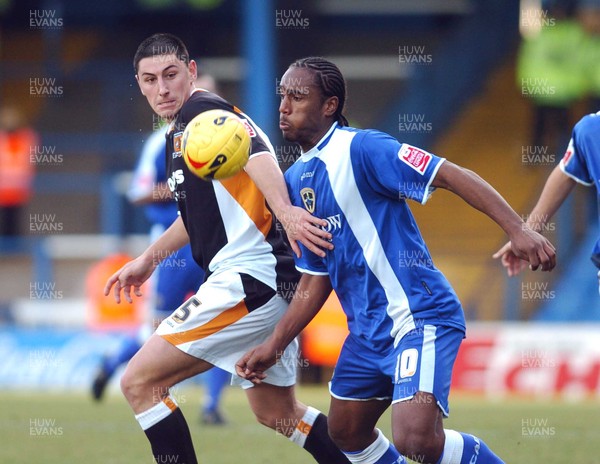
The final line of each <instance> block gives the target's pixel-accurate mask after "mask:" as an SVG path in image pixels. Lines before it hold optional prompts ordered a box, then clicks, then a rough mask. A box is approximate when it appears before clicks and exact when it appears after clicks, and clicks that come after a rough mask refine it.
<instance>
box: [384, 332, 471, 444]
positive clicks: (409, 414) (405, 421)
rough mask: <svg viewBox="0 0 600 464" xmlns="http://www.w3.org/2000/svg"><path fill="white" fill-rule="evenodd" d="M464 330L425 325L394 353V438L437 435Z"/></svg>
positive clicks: (446, 411)
mask: <svg viewBox="0 0 600 464" xmlns="http://www.w3.org/2000/svg"><path fill="white" fill-rule="evenodd" d="M463 336H464V333H463V332H462V331H460V330H458V329H455V328H452V327H444V326H434V325H428V324H426V325H424V326H423V327H420V328H417V329H415V330H413V331H411V332H409V333H407V334H406V335H405V336H404V337H403V338H402V339H401V340H400V343H399V344H398V346H397V347H396V350H395V353H394V364H395V379H394V393H393V400H392V404H393V406H392V429H393V434H394V441H395V443H398V441H399V440H400V441H402V440H406V439H407V437H411V436H436V434H438V433H440V432H441V431H442V429H443V426H442V419H443V417H444V416H447V415H448V412H449V405H448V395H449V393H450V383H451V379H452V368H453V366H454V361H455V359H456V355H457V353H458V348H459V347H460V344H461V341H462V339H463Z"/></svg>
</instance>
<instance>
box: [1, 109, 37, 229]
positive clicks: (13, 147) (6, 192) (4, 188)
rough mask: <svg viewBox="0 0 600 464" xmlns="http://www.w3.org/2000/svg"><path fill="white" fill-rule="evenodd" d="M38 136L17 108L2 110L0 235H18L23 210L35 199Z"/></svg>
mask: <svg viewBox="0 0 600 464" xmlns="http://www.w3.org/2000/svg"><path fill="white" fill-rule="evenodd" d="M37 143H38V136H37V134H36V132H35V131H34V130H33V129H31V128H29V127H27V126H26V125H25V124H24V119H23V116H22V114H21V112H20V111H19V110H18V109H17V108H16V107H10V106H7V107H4V108H2V109H0V235H2V236H16V235H18V234H19V220H20V215H21V211H22V209H23V207H25V206H26V205H27V203H28V202H29V200H30V199H31V196H32V190H33V178H34V175H35V159H34V160H33V161H32V159H31V153H32V152H35V147H36V146H37Z"/></svg>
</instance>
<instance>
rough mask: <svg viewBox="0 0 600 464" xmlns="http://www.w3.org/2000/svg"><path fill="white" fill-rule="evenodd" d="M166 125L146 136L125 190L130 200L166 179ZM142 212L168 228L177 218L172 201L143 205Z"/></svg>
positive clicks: (150, 192)
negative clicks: (127, 189) (127, 187)
mask: <svg viewBox="0 0 600 464" xmlns="http://www.w3.org/2000/svg"><path fill="white" fill-rule="evenodd" d="M166 131H167V127H166V126H165V127H164V128H161V129H160V130H157V131H155V132H153V133H152V135H150V137H148V140H146V143H145V144H144V148H143V149H142V154H141V156H140V159H139V161H138V164H137V166H136V168H135V172H134V173H133V179H132V181H131V185H130V187H129V191H128V192H127V196H128V198H129V199H130V200H131V201H136V200H138V199H140V198H144V197H146V196H148V195H151V194H152V192H153V190H154V187H155V186H156V184H158V183H161V182H166V181H167V171H166V165H165V143H166V140H165V135H166ZM144 213H145V215H146V218H147V219H148V221H150V222H151V223H152V224H160V225H162V226H163V227H164V228H165V229H166V228H168V227H169V226H170V225H171V224H172V223H173V221H174V220H175V219H176V218H177V204H176V203H175V202H174V201H168V200H165V201H159V202H152V203H149V204H147V205H144Z"/></svg>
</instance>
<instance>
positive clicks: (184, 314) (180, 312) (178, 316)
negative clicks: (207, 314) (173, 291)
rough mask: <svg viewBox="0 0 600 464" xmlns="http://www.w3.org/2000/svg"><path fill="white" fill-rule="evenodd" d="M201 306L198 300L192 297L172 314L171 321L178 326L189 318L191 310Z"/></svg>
mask: <svg viewBox="0 0 600 464" xmlns="http://www.w3.org/2000/svg"><path fill="white" fill-rule="evenodd" d="M201 304H202V303H200V300H199V299H198V298H196V297H195V296H193V297H191V298H190V299H189V300H187V301H186V302H185V303H183V304H182V305H181V306H180V307H179V308H177V309H176V310H175V311H174V312H173V314H172V315H171V319H172V320H173V321H175V322H177V323H178V324H181V323H182V322H183V321H185V320H186V319H187V318H188V317H189V315H190V312H191V311H192V309H196V308H197V307H198V306H200V305H201Z"/></svg>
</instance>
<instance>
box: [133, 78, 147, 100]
mask: <svg viewBox="0 0 600 464" xmlns="http://www.w3.org/2000/svg"><path fill="white" fill-rule="evenodd" d="M135 81H136V82H137V83H138V87H139V88H140V92H142V95H143V96H146V94H145V93H144V91H143V90H142V85H141V84H140V76H138V75H137V74H136V75H135Z"/></svg>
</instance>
